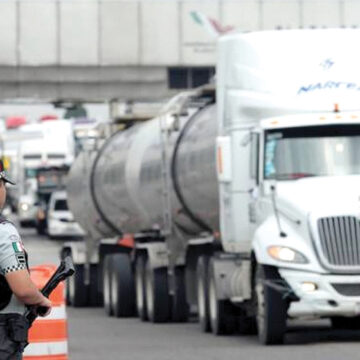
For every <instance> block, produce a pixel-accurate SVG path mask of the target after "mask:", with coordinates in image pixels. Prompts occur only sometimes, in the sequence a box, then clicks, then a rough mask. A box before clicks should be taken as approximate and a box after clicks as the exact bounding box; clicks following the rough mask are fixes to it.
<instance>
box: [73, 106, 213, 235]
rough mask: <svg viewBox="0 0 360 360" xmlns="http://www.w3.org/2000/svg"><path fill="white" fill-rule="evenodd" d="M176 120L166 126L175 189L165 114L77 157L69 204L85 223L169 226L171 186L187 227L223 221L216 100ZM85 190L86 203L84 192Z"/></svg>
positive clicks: (190, 231)
mask: <svg viewBox="0 0 360 360" xmlns="http://www.w3.org/2000/svg"><path fill="white" fill-rule="evenodd" d="M165 120H166V124H171V123H172V122H174V121H175V119H174V118H166V119H165ZM176 121H177V125H176V126H171V127H169V128H167V130H166V131H168V134H169V136H168V142H167V155H168V159H169V161H168V162H167V164H168V168H167V172H168V178H169V179H170V181H169V186H168V189H164V176H163V160H162V155H163V151H162V149H163V146H162V143H161V139H162V136H161V134H162V133H161V129H164V127H163V125H161V124H163V123H164V119H162V120H161V119H160V118H155V119H153V120H150V121H148V122H146V123H142V124H137V125H134V126H133V127H131V128H129V129H128V130H125V131H121V132H119V133H117V134H115V135H113V136H112V137H111V138H110V139H108V140H107V141H106V142H105V144H104V145H103V146H102V148H101V149H100V150H99V151H98V153H97V154H96V156H94V155H92V156H91V158H88V159H85V158H79V157H78V158H77V160H76V161H75V163H74V166H73V168H72V169H71V172H70V174H69V188H68V191H69V199H71V201H69V206H70V208H71V210H72V212H73V213H74V216H75V218H76V219H77V221H78V222H79V223H80V224H81V225H82V226H83V227H84V228H85V229H86V228H89V229H90V228H92V231H93V232H94V233H96V234H98V235H100V234H107V235H111V234H113V235H114V234H119V233H121V232H123V233H137V232H141V231H146V230H154V229H162V228H163V226H164V222H163V218H164V217H163V215H164V209H167V208H166V207H165V206H164V191H169V194H170V198H171V207H170V212H171V218H172V221H173V222H174V224H175V225H176V226H177V227H178V228H179V229H180V230H181V231H182V232H183V234H185V235H188V236H190V237H191V236H196V235H197V234H199V233H201V232H204V231H217V230H218V229H219V221H218V218H219V216H218V213H219V205H218V188H217V181H216V164H215V139H216V135H217V123H216V108H215V105H209V106H207V107H204V108H201V109H199V108H197V109H188V111H187V113H186V114H183V115H181V116H180V117H177V118H176ZM170 128H171V130H170ZM80 163H82V165H81V164H80ZM82 194H84V195H82ZM80 196H82V197H83V200H84V201H83V203H82V202H80V201H78V200H77V198H78V197H80ZM93 221H95V224H92V222H93Z"/></svg>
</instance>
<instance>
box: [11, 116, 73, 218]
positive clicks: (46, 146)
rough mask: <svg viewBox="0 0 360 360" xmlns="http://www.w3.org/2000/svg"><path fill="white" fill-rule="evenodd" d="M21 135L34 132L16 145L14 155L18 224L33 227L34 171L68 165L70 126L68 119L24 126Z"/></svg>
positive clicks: (69, 156) (71, 135) (70, 148)
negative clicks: (17, 147) (17, 149)
mask: <svg viewBox="0 0 360 360" xmlns="http://www.w3.org/2000/svg"><path fill="white" fill-rule="evenodd" d="M21 132H22V133H25V134H26V133H27V132H29V133H31V132H32V133H38V134H39V136H37V137H34V138H33V139H28V140H24V141H22V142H21V143H20V147H19V153H18V162H17V164H18V171H17V173H18V178H17V179H16V182H17V184H18V187H19V202H18V203H19V205H18V214H19V221H20V224H23V225H26V224H32V225H35V222H36V214H37V205H35V203H36V202H37V200H38V199H37V179H36V172H37V169H39V168H43V167H62V166H70V165H71V164H72V162H73V161H74V157H75V142H74V135H73V129H72V123H71V122H70V121H69V120H51V121H50V120H49V121H44V122H42V123H34V124H27V125H24V126H22V127H21Z"/></svg>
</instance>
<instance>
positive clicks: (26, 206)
mask: <svg viewBox="0 0 360 360" xmlns="http://www.w3.org/2000/svg"><path fill="white" fill-rule="evenodd" d="M20 208H21V210H22V211H28V210H29V204H26V203H22V204H20Z"/></svg>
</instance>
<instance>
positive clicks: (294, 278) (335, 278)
mask: <svg viewBox="0 0 360 360" xmlns="http://www.w3.org/2000/svg"><path fill="white" fill-rule="evenodd" d="M279 273H280V275H281V277H282V278H283V279H284V280H286V282H287V283H288V284H289V285H290V287H291V289H292V290H293V291H294V293H295V294H296V296H297V297H298V298H299V301H295V302H292V303H291V305H290V307H289V310H288V315H289V316H290V317H294V318H299V317H306V318H319V317H331V316H355V315H360V275H326V274H316V273H309V272H301V271H295V270H288V269H279ZM304 283H313V284H315V285H316V290H314V291H306V290H305V289H304V286H303V284H304ZM339 285H340V287H342V289H341V290H340V291H341V292H340V291H339ZM335 287H336V288H337V289H338V290H336V289H335ZM348 294H351V295H348ZM354 295H356V296H354Z"/></svg>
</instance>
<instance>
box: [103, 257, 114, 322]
mask: <svg viewBox="0 0 360 360" xmlns="http://www.w3.org/2000/svg"><path fill="white" fill-rule="evenodd" d="M111 275H112V256H111V255H106V256H105V259H104V267H103V296H104V309H105V313H106V314H107V315H108V316H112V315H113V314H114V310H113V305H112V302H111V299H112V296H111V285H112V280H111Z"/></svg>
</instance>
